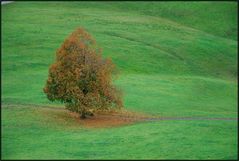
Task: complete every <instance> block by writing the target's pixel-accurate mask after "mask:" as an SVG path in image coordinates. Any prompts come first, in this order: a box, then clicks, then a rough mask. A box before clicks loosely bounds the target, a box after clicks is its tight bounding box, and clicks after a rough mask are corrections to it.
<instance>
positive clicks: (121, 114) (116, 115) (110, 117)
mask: <svg viewBox="0 0 239 161" xmlns="http://www.w3.org/2000/svg"><path fill="white" fill-rule="evenodd" d="M68 113H69V115H70V116H71V117H73V118H75V119H76V120H77V122H79V123H80V124H81V125H83V126H84V127H89V128H103V127H115V126H123V125H130V124H133V123H136V122H140V121H142V120H144V119H147V118H151V117H149V116H146V115H143V114H139V113H135V112H129V111H111V112H97V113H95V114H94V116H88V117H87V118H85V119H81V118H80V115H79V114H77V113H73V112H68Z"/></svg>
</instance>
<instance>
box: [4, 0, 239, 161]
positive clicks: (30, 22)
mask: <svg viewBox="0 0 239 161" xmlns="http://www.w3.org/2000/svg"><path fill="white" fill-rule="evenodd" d="M142 3H143V2H142ZM148 8H151V9H150V10H149V9H148ZM184 8H186V9H185V10H184ZM193 11H195V12H193ZM205 11H207V12H205ZM29 13H31V14H29ZM235 13H236V3H231V2H229V3H224V2H220V3H209V2H207V3H206V2H203V3H187V4H183V3H175V2H174V3H154V4H153V3H147V4H140V5H138V4H137V5H136V4H135V3H121V2H117V3H97V2H89V3H88V2H84V3H68V4H66V3H57V2H52V3H46V2H45V3H30V2H16V3H12V4H9V5H6V6H3V7H2V16H3V17H2V27H3V29H2V36H3V37H2V40H3V41H2V53H3V54H2V87H3V89H2V101H3V102H9V103H14V102H20V103H33V104H50V103H49V102H48V100H47V99H46V98H45V96H44V94H43V92H42V87H43V86H44V83H45V80H46V78H47V72H48V66H49V65H50V64H51V63H52V62H53V60H54V56H55V55H54V54H53V53H54V52H55V50H56V49H57V48H58V47H59V45H60V44H61V43H62V41H63V40H64V39H65V38H66V36H67V35H69V33H71V32H72V31H73V30H74V29H75V28H77V27H79V26H83V27H85V28H86V29H87V30H88V31H89V32H90V33H91V34H92V35H93V36H94V37H95V38H96V40H97V42H98V44H99V45H100V46H101V47H102V48H103V51H104V56H110V57H112V59H113V61H114V62H115V64H116V65H117V66H118V67H119V69H120V70H121V75H120V79H119V80H117V81H116V82H115V83H116V84H117V85H119V87H121V88H122V89H123V91H124V93H125V106H126V108H128V109H131V110H136V111H143V112H146V113H152V114H157V115H162V116H211V117H236V114H237V113H236V112H237V110H236V107H237V102H236V98H237V94H236V91H237V84H236V75H237V70H236V64H237V61H236V60H237V59H236V58H237V54H236V53H237V42H236V41H235V40H236V39H237V38H236V31H235V30H236V21H235V19H236V17H235V15H236V14H235ZM175 17H176V18H175ZM29 110H30V109H29ZM11 111H12V110H10V109H3V119H2V120H3V131H5V132H4V133H3V134H4V135H3V145H4V146H3V147H5V150H4V151H3V157H4V158H24V157H28V158H39V157H43V156H42V154H45V155H44V156H45V158H67V157H71V158H88V157H94V156H91V155H90V152H92V151H93V150H96V151H97V152H98V153H97V154H96V156H95V157H96V158H97V157H100V158H122V157H123V156H124V157H125V158H171V159H172V158H188V157H191V158H207V157H212V158H236V142H235V140H236V134H237V132H236V130H235V128H236V123H235V122H207V121H204V122H203V123H201V122H200V123H199V122H195V121H192V122H184V121H182V122H177V123H176V122H173V123H172V122H157V123H147V124H139V125H134V126H127V127H123V128H113V129H110V130H109V129H105V130H102V131H99V132H98V131H97V132H96V131H87V132H86V131H85V130H84V129H77V130H76V132H74V131H70V132H68V131H67V130H63V131H62V130H59V131H57V132H58V133H57V136H55V129H54V128H51V130H49V128H47V127H44V126H42V125H39V122H38V121H37V120H36V119H35V115H33V114H32V113H31V110H30V111H28V110H26V109H25V111H24V110H23V111H24V113H25V114H26V116H28V115H29V117H30V118H28V117H26V120H25V121H24V120H23V121H21V122H18V119H21V117H20V116H22V113H21V110H20V109H19V110H13V111H14V112H11ZM38 114H41V113H39V112H36V115H38ZM33 116H34V117H33ZM15 117H16V118H15ZM10 118H11V119H10ZM17 118H18V119H17ZM40 118H41V116H39V119H40ZM27 120H29V121H28V122H30V123H31V122H32V123H33V127H31V126H25V124H29V123H28V122H26V121H27ZM40 120H41V119H40ZM54 121H55V120H53V121H52V122H54ZM34 123H35V124H34ZM16 124H19V126H17V125H16ZM22 126H23V127H24V128H22ZM21 128H22V129H21ZM24 129H27V130H30V131H31V132H30V133H29V134H28V135H25V130H24ZM138 129H145V130H144V131H147V132H146V133H142V134H139V131H138ZM176 129H180V132H181V134H178V135H175V136H174V133H175V130H176ZM185 129H187V130H186V131H185ZM190 129H191V131H190ZM12 130H17V131H18V133H16V134H13V133H12V132H11V131H12ZM195 130H196V131H198V132H197V133H195V135H194V136H192V135H189V136H187V135H186V134H191V133H192V132H194V131H195ZM48 131H49V132H48ZM125 131H127V133H128V135H130V136H125V135H124V133H125ZM162 131H164V132H162ZM176 131H177V130H176ZM200 131H202V132H205V133H204V135H205V137H206V138H207V139H208V140H210V138H211V140H213V141H214V142H213V141H212V142H210V141H208V140H207V139H205V138H204V137H202V136H201V135H199V134H201V133H200ZM218 131H221V132H219V133H218ZM78 132H79V133H80V134H79V133H78ZM34 133H39V134H40V136H42V138H41V139H39V140H38V139H37V140H36V139H35V136H34ZM148 133H149V134H148ZM151 133H152V136H151ZM176 133H178V132H176ZM58 134H59V135H58ZM61 134H63V138H65V139H66V142H64V144H65V145H66V147H68V146H71V148H58V149H56V147H58V146H60V145H61V142H60V138H61ZM107 134H113V135H112V142H114V137H116V138H117V137H121V138H122V139H123V140H124V139H126V140H124V143H121V142H120V140H117V141H116V142H117V143H116V144H115V145H111V146H109V147H108V148H106V149H105V150H107V151H108V153H107V154H106V152H102V151H101V150H103V149H100V148H101V147H102V144H100V143H99V144H97V143H96V144H94V146H93V147H91V146H90V145H89V142H87V140H88V141H90V140H89V139H91V138H94V139H95V140H97V138H98V139H100V138H104V139H103V140H105V139H107V137H106V135H107ZM228 134H229V135H230V137H229V136H228ZM51 135H52V137H53V136H55V138H53V139H55V141H56V144H54V145H53V146H50V147H49V145H48V143H49V141H46V140H44V139H45V138H48V137H49V136H51ZM76 135H77V136H76ZM88 135H90V136H91V137H89V136H88ZM124 136H125V137H124ZM135 136H139V137H140V136H141V139H142V140H144V141H143V142H141V140H140V139H139V140H137V139H135V138H137V137H135ZM169 136H171V137H174V138H175V139H176V140H177V139H180V137H184V140H183V141H180V143H179V142H177V141H174V142H173V141H172V139H170V137H169ZM72 137H73V139H72ZM133 137H134V139H132V138H133ZM224 137H226V138H227V139H225V140H223V139H221V138H224ZM79 138H82V140H81V141H83V142H81V141H78V142H77V141H76V140H78V139H79ZM10 140H11V141H10ZM29 141H32V144H31V143H30V144H29V145H27V144H24V143H28V142H29ZM84 141H85V142H84ZM154 141H155V144H154V145H152V144H151V143H153V142H154ZM131 142H134V144H136V145H134V146H136V147H137V148H132V149H130V150H129V149H127V148H125V149H122V150H119V149H120V147H121V146H122V145H123V144H124V146H126V145H131V146H132V144H133V143H132V144H131ZM202 142H204V143H202ZM35 143H37V144H40V145H41V146H40V145H39V146H37V147H35V152H34V153H31V155H29V156H26V155H27V154H26V153H25V152H26V151H27V150H28V149H29V148H31V149H32V148H33V147H34V145H35ZM103 143H104V142H103ZM109 144H112V143H109ZM192 144H193V145H192ZM46 145H47V146H48V147H49V151H48V152H46V150H47V149H45V147H46ZM205 145H207V149H204V147H205ZM79 146H80V147H85V148H84V150H83V149H82V150H81V149H79V148H78V147H79ZM175 146H179V147H180V146H181V147H182V146H183V147H185V148H186V149H187V148H188V150H186V151H185V152H181V151H180V149H178V150H179V151H177V149H175V148H172V147H175ZM76 147H77V148H76ZM159 147H160V148H159ZM162 147H166V148H165V149H164V148H162ZM156 148H158V149H156ZM196 148H199V149H200V150H195V149H196ZM9 149H14V150H12V151H10V150H9ZM136 149H137V150H136ZM140 149H144V150H145V149H147V150H148V151H149V152H148V153H143V152H141V151H140ZM162 149H163V150H162ZM71 150H72V151H71ZM114 150H115V151H114ZM181 150H182V149H181ZM117 151H118V152H117ZM170 151H171V152H170ZM172 151H173V152H172ZM46 153H47V154H46ZM14 154H15V155H14Z"/></svg>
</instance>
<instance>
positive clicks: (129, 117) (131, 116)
mask: <svg viewBox="0 0 239 161" xmlns="http://www.w3.org/2000/svg"><path fill="white" fill-rule="evenodd" d="M4 107H8V108H11V107H13V108H16V107H18V108H21V107H32V108H43V109H50V110H65V111H66V109H65V108H64V106H62V107H56V106H49V105H35V104H23V103H18V104H11V103H2V108H4ZM96 115H97V117H98V118H112V117H114V118H119V119H121V120H125V121H135V122H145V121H147V122H153V121H180V120H181V121H183V120H188V121H194V120H195V121H206V120H215V121H236V120H238V118H230V117H196V116H194V117H182V116H181V117H175V116H172V117H165V116H163V117H160V116H139V115H134V114H132V113H110V114H103V113H98V114H96Z"/></svg>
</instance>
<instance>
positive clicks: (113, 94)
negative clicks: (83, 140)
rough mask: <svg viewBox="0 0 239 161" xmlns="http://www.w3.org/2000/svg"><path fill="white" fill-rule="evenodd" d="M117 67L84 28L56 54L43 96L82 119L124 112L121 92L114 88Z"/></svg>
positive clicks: (66, 41)
mask: <svg viewBox="0 0 239 161" xmlns="http://www.w3.org/2000/svg"><path fill="white" fill-rule="evenodd" d="M115 71H116V70H115V66H114V64H113V63H112V61H111V59H104V58H102V55H101V50H100V49H99V48H98V47H97V46H96V42H95V40H94V39H93V38H92V37H91V36H90V34H89V33H87V32H86V31H85V30H84V29H83V28H79V29H77V30H76V31H74V32H73V33H72V34H71V35H70V36H69V37H68V38H67V39H66V40H65V41H64V43H63V44H62V45H61V47H60V48H59V49H58V50H57V52H56V61H55V63H54V64H52V65H51V66H50V68H49V75H48V79H47V82H46V85H45V87H44V89H43V90H44V92H45V94H46V95H47V98H48V99H49V100H50V101H55V100H58V101H61V102H62V103H65V105H66V108H67V109H69V110H70V111H73V112H77V113H79V114H80V115H81V118H85V117H86V115H87V114H89V113H92V112H93V111H95V110H103V109H106V110H107V109H110V108H114V107H116V108H121V107H122V99H121V92H120V91H119V90H118V89H117V88H116V87H115V86H113V84H112V74H113V73H114V72H115Z"/></svg>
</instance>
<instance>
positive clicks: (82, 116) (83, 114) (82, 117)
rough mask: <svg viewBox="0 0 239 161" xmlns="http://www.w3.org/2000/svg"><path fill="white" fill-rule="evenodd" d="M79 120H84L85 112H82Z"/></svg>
mask: <svg viewBox="0 0 239 161" xmlns="http://www.w3.org/2000/svg"><path fill="white" fill-rule="evenodd" d="M80 118H81V119H85V118H86V113H85V111H83V112H82V113H81V116H80Z"/></svg>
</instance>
